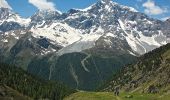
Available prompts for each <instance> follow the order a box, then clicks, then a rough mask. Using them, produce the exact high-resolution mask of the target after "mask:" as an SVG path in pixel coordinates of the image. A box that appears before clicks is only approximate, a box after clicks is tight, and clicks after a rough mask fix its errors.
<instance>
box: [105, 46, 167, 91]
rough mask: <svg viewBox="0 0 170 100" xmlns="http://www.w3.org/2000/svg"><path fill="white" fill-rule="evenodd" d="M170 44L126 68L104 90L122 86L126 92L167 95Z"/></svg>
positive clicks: (147, 54)
mask: <svg viewBox="0 0 170 100" xmlns="http://www.w3.org/2000/svg"><path fill="white" fill-rule="evenodd" d="M169 77H170V44H167V45H165V46H162V47H160V48H157V49H155V50H153V51H151V52H149V53H146V54H145V55H143V56H141V57H140V58H139V61H138V62H137V63H136V64H132V65H127V66H125V67H124V68H123V69H122V70H121V71H120V72H119V74H116V75H114V76H113V79H112V80H111V81H109V82H107V83H106V84H105V85H103V86H102V88H103V87H104V89H103V90H105V91H112V90H113V88H114V87H115V86H120V87H121V89H122V90H124V91H133V92H140V93H141V92H142V93H166V92H168V91H169V90H170V78H169Z"/></svg>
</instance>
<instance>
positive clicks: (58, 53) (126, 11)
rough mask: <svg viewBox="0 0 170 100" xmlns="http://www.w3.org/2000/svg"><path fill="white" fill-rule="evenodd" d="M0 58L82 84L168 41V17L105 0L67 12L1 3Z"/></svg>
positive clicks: (84, 86) (106, 75)
mask: <svg viewBox="0 0 170 100" xmlns="http://www.w3.org/2000/svg"><path fill="white" fill-rule="evenodd" d="M0 41H1V42H0V57H1V58H0V59H1V60H2V61H3V62H6V63H9V64H14V65H17V66H20V67H21V68H22V69H24V70H26V71H28V72H29V73H31V74H34V75H37V76H39V77H41V78H43V79H46V80H57V81H61V82H64V83H65V84H67V85H69V86H71V87H74V88H77V89H84V90H93V89H95V88H96V87H97V86H99V83H104V82H105V80H107V79H109V77H110V76H111V75H112V74H114V73H117V72H118V71H119V70H120V69H121V68H122V66H124V65H126V64H129V63H135V62H136V60H137V58H138V57H139V56H141V55H143V54H145V53H147V52H149V51H152V50H153V49H155V48H158V47H160V46H162V45H165V44H167V43H169V42H170V19H169V20H166V21H161V20H157V19H153V18H150V17H149V16H147V15H145V14H144V13H140V12H138V11H137V10H135V9H134V8H131V7H127V6H123V5H120V4H118V3H115V2H112V1H110V0H101V1H98V2H97V3H95V4H93V5H91V6H89V7H88V8H85V9H70V10H69V11H68V12H66V13H62V14H61V13H59V12H57V11H51V10H40V11H38V12H37V13H35V14H34V15H32V16H31V17H29V18H22V17H20V16H19V15H18V14H16V13H15V12H13V11H11V10H10V9H8V8H0Z"/></svg>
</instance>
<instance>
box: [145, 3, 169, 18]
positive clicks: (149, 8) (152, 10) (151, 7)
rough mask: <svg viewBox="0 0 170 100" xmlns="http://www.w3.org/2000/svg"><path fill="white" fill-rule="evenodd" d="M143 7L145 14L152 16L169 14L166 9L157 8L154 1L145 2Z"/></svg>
mask: <svg viewBox="0 0 170 100" xmlns="http://www.w3.org/2000/svg"><path fill="white" fill-rule="evenodd" d="M143 7H145V10H144V12H145V13H146V14H150V15H159V14H163V13H166V12H167V9H166V8H161V7H159V6H157V5H156V4H155V2H154V1H152V0H148V1H147V2H145V3H144V4H143Z"/></svg>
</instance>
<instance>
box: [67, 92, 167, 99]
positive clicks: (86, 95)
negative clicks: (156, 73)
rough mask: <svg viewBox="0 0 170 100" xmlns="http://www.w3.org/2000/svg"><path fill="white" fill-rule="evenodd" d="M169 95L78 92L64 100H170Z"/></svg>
mask: <svg viewBox="0 0 170 100" xmlns="http://www.w3.org/2000/svg"><path fill="white" fill-rule="evenodd" d="M169 97H170V94H169V95H159V94H142V93H121V94H120V96H114V95H113V92H78V93H74V94H72V95H70V96H68V97H66V98H65V99H64V100H169Z"/></svg>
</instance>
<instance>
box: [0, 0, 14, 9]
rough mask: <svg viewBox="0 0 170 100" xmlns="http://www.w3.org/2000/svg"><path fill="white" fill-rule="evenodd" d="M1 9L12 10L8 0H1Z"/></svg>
mask: <svg viewBox="0 0 170 100" xmlns="http://www.w3.org/2000/svg"><path fill="white" fill-rule="evenodd" d="M0 7H3V8H9V9H12V8H11V6H10V5H9V4H8V2H7V1H6V0H0Z"/></svg>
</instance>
